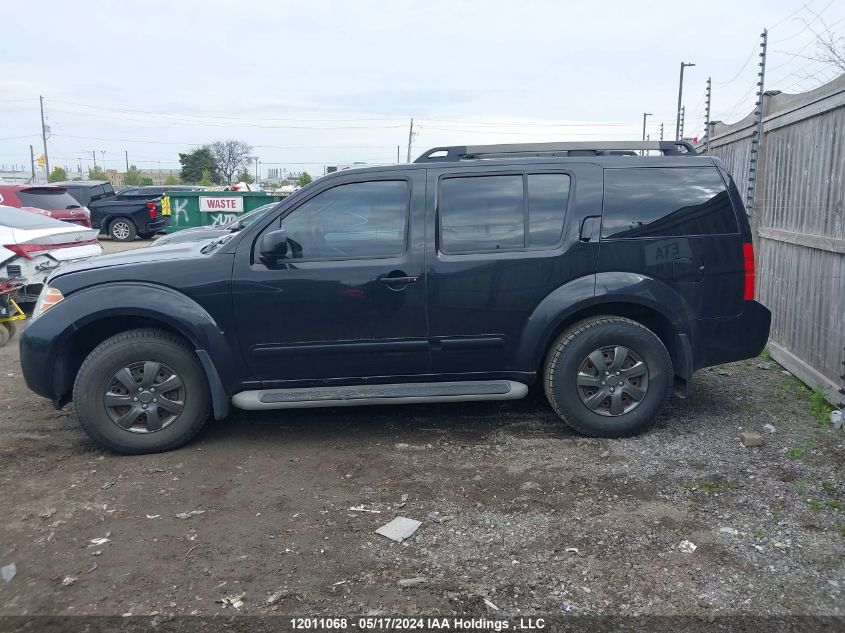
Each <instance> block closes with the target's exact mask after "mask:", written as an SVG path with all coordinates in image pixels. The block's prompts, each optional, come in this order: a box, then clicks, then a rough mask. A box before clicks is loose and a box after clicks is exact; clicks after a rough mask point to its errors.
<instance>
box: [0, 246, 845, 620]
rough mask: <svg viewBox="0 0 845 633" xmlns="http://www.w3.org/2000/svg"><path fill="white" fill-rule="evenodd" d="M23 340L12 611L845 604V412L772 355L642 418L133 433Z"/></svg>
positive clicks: (346, 412)
mask: <svg viewBox="0 0 845 633" xmlns="http://www.w3.org/2000/svg"><path fill="white" fill-rule="evenodd" d="M139 244H140V243H139ZM15 342H16V341H15V340H13V341H12V342H11V343H10V344H9V345H8V346H7V347H5V348H3V349H0V367H1V368H2V373H0V380H2V382H0V437H2V438H3V439H2V442H0V487H2V491H3V492H2V495H1V496H0V516H2V517H3V519H2V522H0V523H1V524H0V565H6V564H9V563H15V565H16V567H17V575H16V576H15V577H14V578H13V579H12V580H11V581H10V582H0V615H6V616H10V615H32V614H58V615H71V614H97V615H123V614H127V613H131V614H134V615H141V614H162V615H167V614H177V615H187V614H201V615H213V614H224V615H227V614H231V613H237V614H239V615H243V614H274V613H278V614H340V613H343V614H347V615H351V614H355V615H365V614H368V613H369V614H394V615H395V614H415V613H421V614H443V615H448V614H455V613H468V612H473V613H486V614H487V615H491V616H492V615H496V616H506V617H507V616H511V617H515V616H518V615H527V614H555V615H558V616H560V615H561V614H563V615H577V614H586V615H693V616H698V617H704V618H707V617H711V616H716V617H718V616H723V615H738V614H743V615H749V616H786V615H802V616H805V615H819V616H839V617H842V616H845V507H843V505H845V478H843V465H845V434H843V433H841V432H838V431H835V430H833V429H832V428H831V427H830V425H829V424H820V423H819V422H817V421H816V419H814V417H812V416H811V414H810V412H809V411H810V410H809V392H808V391H807V390H806V389H805V388H804V387H803V386H801V385H800V383H798V382H797V381H796V380H795V379H794V378H791V377H790V376H788V375H784V373H782V371H781V368H780V367H778V366H777V365H776V364H775V363H769V364H768V369H761V368H759V367H758V366H757V365H758V364H759V363H761V359H755V360H751V361H745V362H741V363H734V364H731V365H726V366H724V367H720V368H716V369H714V370H706V371H702V372H699V374H697V377H696V379H697V382H696V393H695V395H694V396H693V397H691V398H690V399H687V400H679V399H675V398H673V399H672V400H671V402H670V406H669V407H668V409H667V410H666V411H665V413H664V414H663V415H662V416H661V418H660V420H659V421H658V422H657V424H656V425H655V427H654V428H653V429H652V430H651V431H650V432H648V433H646V434H644V435H641V436H639V437H635V438H631V439H625V440H596V439H587V438H583V437H580V436H578V435H576V434H575V433H573V432H571V431H570V430H568V429H567V428H566V427H565V426H563V425H562V424H560V423H559V422H558V421H557V419H556V417H555V416H554V414H553V413H552V412H551V410H550V408H549V407H548V405H547V404H546V403H545V402H544V400H543V399H542V397H541V396H540V395H539V394H532V395H531V396H529V398H527V399H525V400H522V401H517V402H509V403H472V404H460V405H427V406H422V405H408V406H401V407H399V406H397V407H373V408H354V409H336V410H319V409H317V410H311V411H301V412H278V413H273V414H257V413H244V412H236V413H235V414H234V415H233V416H232V417H231V418H230V419H229V420H226V421H224V422H212V423H210V424H209V425H208V426H207V427H206V429H205V430H204V431H203V432H202V433H201V434H200V435H199V436H198V437H197V438H196V439H195V440H194V441H193V442H192V443H191V444H189V445H188V446H186V447H184V448H182V449H180V450H177V451H173V452H170V453H166V454H161V455H146V456H133V457H128V456H119V455H115V454H112V453H110V452H108V451H104V450H102V449H101V448H99V447H98V446H97V445H96V444H95V443H94V442H93V441H91V440H90V439H89V438H88V437H87V436H86V435H85V434H84V433H83V432H82V431H81V430H80V429H79V428H78V427H77V425H76V424H75V423H74V422H73V421H72V419H71V416H70V413H69V411H68V410H64V411H55V410H53V409H52V407H51V405H50V404H49V403H48V402H47V401H45V400H43V399H41V398H39V397H37V396H35V395H34V394H32V393H30V392H29V391H28V390H27V389H26V386H25V385H24V382H23V379H22V378H21V376H20V369H19V365H18V350H17V346H16V345H15ZM766 365H767V364H766V363H763V366H764V367H765V366H766ZM767 424H768V425H772V426H773V427H774V428H773V429H769V430H768V431H767V430H764V425H767ZM746 430H751V431H755V432H758V433H760V434H761V435H762V436H763V445H762V446H760V447H756V448H748V447H745V446H743V444H742V443H741V442H740V439H739V438H740V433H741V432H743V431H746ZM770 431H771V432H770ZM406 495H407V496H406ZM354 508H359V509H357V510H356V509H354ZM396 516H405V517H409V518H413V519H417V520H419V521H421V522H422V525H421V527H420V528H419V530H418V531H417V532H416V533H415V534H414V535H413V536H412V537H410V538H409V539H407V540H406V541H404V542H403V543H401V544H399V543H394V542H392V541H390V540H388V539H386V538H384V537H382V536H380V535H377V534H375V532H374V531H375V530H376V528H378V527H379V526H381V525H382V524H384V523H386V522H387V521H389V520H391V519H393V518H394V517H396ZM95 539H107V540H101V541H95ZM684 541H689V542H690V543H691V544H693V545H694V551H685V550H684V549H682V547H681V543H682V542H684ZM688 547H689V550H693V546H692V545H691V546H688ZM409 579H417V580H414V581H411V582H404V583H403V582H400V581H403V580H405V581H408V580H409ZM405 585H410V586H405ZM229 598H231V600H230V601H229V603H227V602H226V600H227V599H229ZM238 600H239V601H240V602H241V604H239V605H238V607H233V606H231V602H234V601H238ZM485 601H486V602H485ZM487 602H489V603H490V604H493V605H495V606H496V607H498V609H499V611H494V609H493V607H491V606H489V605H488V604H487Z"/></svg>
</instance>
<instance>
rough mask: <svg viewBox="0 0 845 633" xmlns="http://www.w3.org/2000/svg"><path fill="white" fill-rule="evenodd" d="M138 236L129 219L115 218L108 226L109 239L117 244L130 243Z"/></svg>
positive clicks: (133, 224)
mask: <svg viewBox="0 0 845 633" xmlns="http://www.w3.org/2000/svg"><path fill="white" fill-rule="evenodd" d="M136 235H138V229H137V228H136V227H135V223H134V222H133V221H132V220H130V219H129V218H115V219H114V220H112V222H111V224H109V237H111V238H112V239H113V240H115V241H118V242H131V241H133V240H134V239H135V236H136Z"/></svg>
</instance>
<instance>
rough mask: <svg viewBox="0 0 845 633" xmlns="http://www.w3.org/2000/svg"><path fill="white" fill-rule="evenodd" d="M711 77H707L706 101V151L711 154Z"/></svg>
mask: <svg viewBox="0 0 845 633" xmlns="http://www.w3.org/2000/svg"><path fill="white" fill-rule="evenodd" d="M710 87H711V82H710V77H708V78H707V96H706V97H705V101H704V153H705V154H710V94H711V93H710Z"/></svg>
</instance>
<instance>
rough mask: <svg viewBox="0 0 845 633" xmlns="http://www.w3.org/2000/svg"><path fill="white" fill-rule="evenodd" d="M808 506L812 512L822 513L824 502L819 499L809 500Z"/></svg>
mask: <svg viewBox="0 0 845 633" xmlns="http://www.w3.org/2000/svg"><path fill="white" fill-rule="evenodd" d="M807 505H808V506H810V510H812V511H813V512H816V513H818V512H821V511H822V502H821V501H819V500H818V499H812V498H811V499H807Z"/></svg>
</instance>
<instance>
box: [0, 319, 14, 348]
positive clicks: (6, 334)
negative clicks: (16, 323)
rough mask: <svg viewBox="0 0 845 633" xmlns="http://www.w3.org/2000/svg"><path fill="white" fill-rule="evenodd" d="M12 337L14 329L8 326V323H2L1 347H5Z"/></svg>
mask: <svg viewBox="0 0 845 633" xmlns="http://www.w3.org/2000/svg"><path fill="white" fill-rule="evenodd" d="M11 338H12V331H11V330H9V329H8V328H7V327H6V323H0V347H5V345H6V343H8V342H9V339H11Z"/></svg>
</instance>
